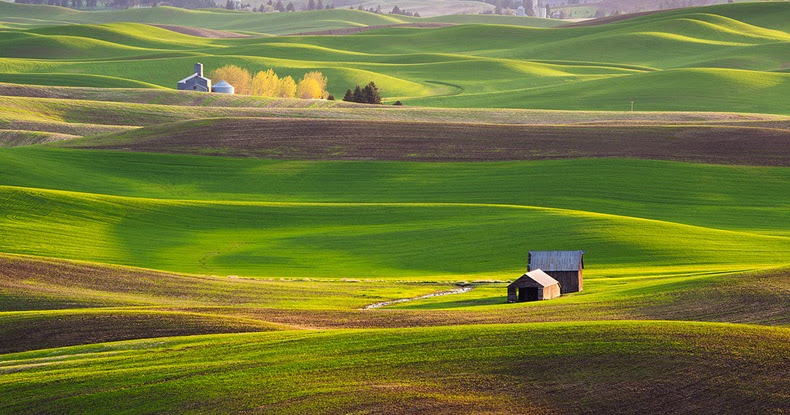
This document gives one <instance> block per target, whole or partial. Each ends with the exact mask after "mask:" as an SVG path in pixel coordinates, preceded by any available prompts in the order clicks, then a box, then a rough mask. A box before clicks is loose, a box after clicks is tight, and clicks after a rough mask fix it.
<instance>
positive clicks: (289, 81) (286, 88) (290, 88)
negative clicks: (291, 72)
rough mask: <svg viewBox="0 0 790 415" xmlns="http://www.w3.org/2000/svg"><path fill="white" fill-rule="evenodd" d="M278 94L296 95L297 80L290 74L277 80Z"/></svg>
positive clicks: (288, 96)
mask: <svg viewBox="0 0 790 415" xmlns="http://www.w3.org/2000/svg"><path fill="white" fill-rule="evenodd" d="M277 96H278V97H280V98H293V97H295V96H296V81H294V79H293V78H291V77H290V76H286V77H285V78H280V79H279V80H278V82H277Z"/></svg>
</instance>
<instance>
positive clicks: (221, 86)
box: [211, 81, 236, 95]
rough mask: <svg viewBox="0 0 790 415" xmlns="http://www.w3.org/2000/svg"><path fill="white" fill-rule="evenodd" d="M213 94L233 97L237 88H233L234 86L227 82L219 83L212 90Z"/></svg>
mask: <svg viewBox="0 0 790 415" xmlns="http://www.w3.org/2000/svg"><path fill="white" fill-rule="evenodd" d="M211 92H216V93H219V94H230V95H233V94H234V93H235V92H236V91H235V88H234V87H233V85H231V84H229V83H227V82H225V81H219V82H217V83H216V84H214V87H213V88H211Z"/></svg>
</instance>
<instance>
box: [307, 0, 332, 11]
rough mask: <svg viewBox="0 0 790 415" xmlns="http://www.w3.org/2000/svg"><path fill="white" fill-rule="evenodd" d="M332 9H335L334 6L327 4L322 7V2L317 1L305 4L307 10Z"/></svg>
mask: <svg viewBox="0 0 790 415" xmlns="http://www.w3.org/2000/svg"><path fill="white" fill-rule="evenodd" d="M334 8H335V6H334V5H332V4H327V5H326V6H325V5H324V0H318V1H315V0H309V1H308V2H307V10H324V9H326V10H329V9H334Z"/></svg>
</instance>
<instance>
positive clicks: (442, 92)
mask: <svg viewBox="0 0 790 415" xmlns="http://www.w3.org/2000/svg"><path fill="white" fill-rule="evenodd" d="M0 7H5V8H9V10H10V11H15V10H22V11H23V12H24V13H23V12H22V11H20V12H19V13H22V14H25V13H27V14H30V15H35V14H36V12H35V11H36V10H51V9H50V8H42V9H35V8H33V9H30V8H28V7H32V6H23V5H6V4H0ZM62 13H63V14H64V16H65V17H64V18H68V19H72V18H73V17H74V16H100V15H101V16H105V17H107V18H105V19H104V20H103V21H104V22H116V23H110V24H96V23H97V22H95V21H89V22H88V21H86V23H88V24H82V25H65V26H63V25H61V26H51V27H38V28H31V29H27V30H25V29H0V30H2V33H3V38H4V39H5V40H3V41H2V42H5V43H6V45H5V47H2V48H0V79H4V78H3V77H4V76H9V75H4V74H12V75H13V76H15V79H16V80H17V81H19V82H27V83H32V82H35V81H34V79H35V78H32V80H31V81H25V80H24V76H19V74H34V76H35V74H64V75H66V76H64V77H62V78H56V77H51V78H50V81H49V83H53V82H54V81H55V80H58V81H59V82H60V83H63V84H71V83H73V82H76V81H78V80H77V79H72V78H70V77H69V76H70V75H75V74H90V75H101V76H108V77H111V78H119V79H128V80H134V81H139V82H145V83H149V84H155V85H159V86H163V87H168V88H172V87H173V85H174V83H175V82H176V81H177V80H178V79H180V78H179V76H175V75H174V74H188V73H189V71H190V70H191V67H192V64H193V63H194V61H196V60H199V61H201V62H203V63H204V64H205V65H206V68H207V70H209V71H210V70H211V69H213V68H216V67H218V66H222V65H225V64H236V65H240V66H243V67H246V68H248V69H250V70H252V71H258V70H262V69H266V68H269V67H271V68H274V69H275V70H276V71H277V72H278V73H279V74H281V75H292V76H294V77H299V76H301V75H302V74H303V73H304V72H306V71H307V70H313V69H315V70H320V71H321V72H323V73H324V74H325V75H327V77H328V78H329V85H328V86H329V90H330V92H332V93H333V94H335V95H336V96H341V95H342V94H343V93H344V92H345V90H346V89H347V88H349V87H353V86H354V85H357V84H362V83H366V82H369V81H374V82H376V83H377V84H378V85H379V86H380V88H381V90H382V93H383V95H384V97H385V99H386V101H387V102H394V101H395V100H396V99H400V100H402V101H404V103H406V104H407V105H423V106H446V107H489V108H490V107H510V108H563V109H587V110H601V109H603V110H625V109H629V108H630V101H636V102H637V103H638V106H637V107H636V108H637V109H643V110H647V109H651V110H679V111H682V110H689V111H701V110H707V111H710V110H718V111H747V112H765V113H776V114H786V113H788V112H790V110H789V109H788V108H787V105H785V103H786V101H787V100H785V99H782V97H784V96H787V95H788V94H790V80H788V79H790V78H788V74H787V73H786V72H783V69H785V65H786V59H785V58H784V57H785V56H786V55H787V52H788V51H790V46H788V45H790V27H789V26H788V23H787V22H788V21H790V5H788V4H787V3H768V4H766V3H750V4H731V5H720V6H711V7H705V8H694V9H683V10H676V11H670V12H663V13H656V14H652V15H649V16H644V17H640V18H637V19H628V20H624V21H620V22H616V23H611V24H605V25H598V26H585V27H571V28H529V27H521V26H514V25H506V24H461V25H456V26H452V27H445V28H438V29H417V28H390V29H381V30H373V31H368V32H364V33H360V34H356V35H348V36H274V37H263V38H260V37H258V38H240V39H239V38H234V39H206V38H195V37H190V36H186V35H182V34H177V33H174V32H169V31H166V30H164V29H159V28H153V27H147V26H143V25H140V24H136V23H122V22H123V21H124V20H122V18H121V17H120V16H125V17H124V18H125V19H126V21H134V22H147V23H150V22H151V20H152V19H154V18H153V17H151V16H157V15H161V14H169V13H175V14H178V13H186V14H188V15H189V16H193V17H194V16H197V17H199V16H203V15H204V14H207V15H211V16H212V19H214V15H216V14H222V15H223V16H228V18H227V19H225V18H224V17H223V18H220V19H216V20H218V21H223V22H232V21H233V20H234V19H236V18H239V19H242V18H243V19H263V20H261V22H263V21H266V23H265V25H266V27H272V28H274V29H273V30H275V31H279V30H280V29H279V28H280V27H281V26H280V25H286V26H287V25H290V27H300V31H301V32H305V31H309V30H311V29H319V28H320V27H318V26H321V25H322V24H323V23H321V22H325V23H326V22H337V21H343V22H353V21H355V20H354V19H355V18H359V19H361V20H359V19H358V20H359V22H357V23H349V24H351V25H371V24H373V25H375V24H394V23H398V21H399V20H402V18H401V17H395V16H391V15H385V16H382V15H373V14H369V13H363V12H357V11H352V10H340V9H338V10H329V11H321V12H311V13H291V14H282V15H279V14H272V15H268V14H260V13H258V14H256V13H236V12H222V11H211V12H209V11H182V10H176V9H169V8H152V9H137V10H128V11H111V12H73V11H63V12H62ZM41 14H46V13H43V12H41ZM56 14H57V13H56ZM69 16H70V17H69ZM112 16H118V19H116V18H115V17H112ZM133 17H134V18H133ZM197 17H195V19H192V21H191V23H189V22H187V21H188V20H190V19H186V18H185V19H184V21H180V20H176V21H173V22H170V23H176V24H191V25H194V26H201V25H203V26H206V25H205V24H204V23H203V22H202V21H201V20H200V18H197ZM324 18H326V19H327V20H321V19H324ZM459 18H460V17H459ZM311 19H318V20H311ZM370 19H379V20H382V21H380V22H379V21H369V20H370ZM269 20H271V21H269ZM472 20H474V19H472ZM77 21H78V20H77ZM508 22H509V21H508ZM467 23H470V22H467ZM475 23H479V22H475ZM228 24H229V23H228ZM261 24H264V23H261ZM344 24H345V23H344ZM206 27H214V28H217V27H215V26H211V25H208V26H206ZM244 27H245V25H244V24H239V25H238V27H236V28H235V29H238V30H243V29H244ZM221 28H222V29H227V30H233V29H234V27H232V26H230V27H221ZM283 30H284V29H283ZM48 76H49V75H48ZM5 79H10V78H5ZM20 79H22V80H20Z"/></svg>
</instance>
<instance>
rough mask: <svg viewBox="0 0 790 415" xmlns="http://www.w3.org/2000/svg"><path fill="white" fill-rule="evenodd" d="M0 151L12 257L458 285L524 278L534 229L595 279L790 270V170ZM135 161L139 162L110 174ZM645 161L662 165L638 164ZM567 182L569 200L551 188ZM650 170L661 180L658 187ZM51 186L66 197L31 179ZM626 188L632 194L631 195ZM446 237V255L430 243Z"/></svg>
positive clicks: (543, 242)
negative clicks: (663, 272)
mask: <svg viewBox="0 0 790 415" xmlns="http://www.w3.org/2000/svg"><path fill="white" fill-rule="evenodd" d="M0 154H4V155H5V157H4V159H5V161H4V165H5V166H6V169H5V171H4V173H3V174H2V176H0V177H2V183H3V184H6V185H14V186H21V187H4V188H3V191H2V193H3V194H4V197H3V204H2V209H1V210H2V212H3V213H4V214H5V219H4V220H0V228H2V229H3V230H4V233H5V234H6V235H7V237H6V238H5V239H4V240H3V241H2V242H0V244H2V245H1V246H0V250H2V251H3V252H12V253H22V254H35V255H43V256H52V257H62V258H72V259H88V260H92V261H97V262H109V263H116V264H126V265H134V266H141V267H147V268H157V269H166V270H170V271H182V272H192V273H201V272H208V273H215V272H216V273H221V274H234V273H241V274H245V275H250V276H252V275H254V276H268V277H275V276H288V277H308V276H312V277H326V278H343V277H349V278H359V277H374V276H375V277H378V276H381V277H389V278H405V279H414V278H419V279H440V280H446V279H451V280H456V279H459V278H460V279H463V278H473V279H474V278H491V277H494V278H495V279H502V278H507V276H509V275H511V274H513V273H516V272H518V269H520V268H521V267H522V266H523V264H522V262H523V252H524V249H526V246H525V245H524V244H520V243H514V242H513V241H518V240H519V239H521V237H520V235H525V234H532V235H541V237H540V239H539V240H536V241H533V242H530V243H529V245H530V248H531V249H537V247H545V248H550V247H552V246H567V245H579V246H582V245H583V246H584V248H585V249H587V250H588V253H589V255H591V256H594V257H596V260H595V261H594V262H591V265H590V268H591V270H592V271H591V272H592V274H591V275H596V274H597V275H607V274H609V275H614V274H618V273H620V272H621V271H618V270H619V269H635V268H639V269H650V268H654V267H669V269H677V270H680V269H691V268H694V267H697V268H699V267H701V268H706V269H708V268H711V269H712V268H716V269H756V268H761V267H765V266H767V265H770V264H775V265H781V264H784V263H785V262H786V258H785V255H783V252H786V251H787V250H788V249H790V245H789V244H790V239H788V238H787V237H788V231H789V230H788V228H787V227H785V226H783V225H782V224H787V223H790V220H788V218H787V215H786V214H785V213H784V212H787V211H788V209H787V206H788V205H789V204H790V202H788V200H787V199H786V196H785V195H787V194H790V191H787V189H786V187H787V183H788V182H790V181H788V179H787V178H786V177H784V176H785V175H786V173H787V170H786V169H776V168H765V169H763V170H755V169H754V168H736V167H723V166H722V167H714V166H699V167H694V168H691V167H689V168H688V169H690V170H687V168H685V167H681V166H683V165H682V164H681V165H677V164H673V163H661V162H645V161H632V162H624V161H605V160H601V161H592V160H591V161H584V160H580V161H563V162H553V163H555V164H553V165H552V164H545V162H542V163H540V164H530V163H524V162H521V163H513V164H493V165H488V164H473V165H470V164H457V165H444V164H443V165H438V166H441V167H438V166H437V167H431V166H434V165H432V164H419V163H417V164H413V163H405V164H400V163H388V164H381V163H372V164H359V163H336V162H327V163H320V162H266V161H254V160H249V161H244V162H241V161H234V160H232V159H221V158H220V159H206V158H200V157H198V158H194V157H189V156H165V155H132V154H130V155H124V154H115V153H95V152H74V151H73V150H70V151H66V152H64V151H63V150H57V151H53V150H49V151H45V152H44V151H42V150H38V149H37V150H35V151H33V150H27V149H22V148H20V149H10V150H5V151H4V152H3V153H0ZM100 155H101V156H100ZM102 160H105V161H102ZM125 160H129V163H130V164H129V168H131V170H128V169H123V170H119V169H118V167H119V165H118V162H119V161H122V162H124V163H126V161H125ZM215 160H216V161H215ZM206 163H208V164H206ZM31 165H35V166H37V170H38V169H40V171H41V173H36V171H31V170H30V169H29V167H28V166H31ZM188 165H191V166H190V167H189V168H188V169H187V168H186V166H188ZM244 165H246V166H247V167H246V169H245V170H240V168H241V167H242V166H244ZM157 166H158V167H157ZM169 166H179V167H178V168H173V167H169ZM555 166H557V167H555ZM559 166H562V167H559ZM229 168H230V169H232V171H228V170H227V169H229ZM448 168H449V169H450V170H448ZM647 168H650V169H652V172H651V173H647V172H644V173H641V174H638V175H635V174H634V173H633V172H632V171H633V170H632V169H647ZM218 169H219V170H218ZM470 169H471V170H470ZM121 171H124V173H120V172H121ZM209 171H212V172H213V174H212V175H210V176H207V175H206V174H205V173H203V174H201V173H199V172H209ZM453 171H457V172H456V173H453ZM554 171H563V172H566V173H564V174H563V175H557V174H553V173H552V172H554ZM591 171H601V172H602V176H600V177H595V176H593V177H590V175H589V174H590V173H589V172H591ZM637 171H638V170H637ZM50 172H60V173H58V174H55V175H53V174H51V173H50ZM154 172H157V173H155V175H153V174H154ZM385 172H386V173H385ZM624 172H630V173H628V174H623V173H624ZM459 174H460V175H461V176H460V177H459V176H458V175H459ZM212 176H214V177H213V178H212ZM72 177H81V180H80V183H81V184H72V183H71V182H72V180H71V178H72ZM111 177H112V178H113V179H111V180H110V179H109V178H111ZM336 177H340V178H343V179H342V180H340V181H337V182H335V179H334V178H336ZM419 177H433V178H434V179H432V180H430V181H428V182H424V183H422V182H423V180H420V179H418V178H419ZM441 177H446V179H440V178H441ZM615 177H620V178H621V179H620V180H612V178H615ZM683 177H693V178H694V181H695V182H697V183H699V184H698V185H696V186H695V187H697V190H696V191H693V192H689V190H690V189H686V190H683V191H680V190H677V189H676V187H677V186H676V184H677V183H678V182H679V181H684V182H685V181H686V180H684V179H683ZM701 177H708V178H709V179H706V180H704V181H703V180H701V179H700V178H701ZM355 178H356V179H355ZM505 178H507V180H505ZM545 178H551V180H546V179H545ZM647 178H650V179H647ZM357 180H360V182H359V183H356V181H357ZM557 180H561V181H562V183H566V185H565V188H566V189H567V191H568V192H569V193H570V194H573V195H574V196H572V197H571V196H569V197H558V196H556V195H555V196H552V193H553V190H552V189H554V188H555V186H557V185H558V182H557ZM644 180H651V181H654V182H655V183H656V186H669V187H667V188H666V192H660V193H656V190H657V187H656V186H651V187H645V182H644ZM530 182H535V183H545V184H544V185H543V186H542V188H543V190H542V191H539V190H538V189H540V188H541V187H536V186H528V187H522V186H523V183H530ZM248 183H249V184H248ZM289 183H299V185H298V186H290V185H289ZM333 183H336V184H333ZM409 183H415V184H411V185H410V184H409ZM420 183H422V184H420ZM590 183H602V185H595V186H594V187H592V188H589V187H588V186H589V184H590ZM735 183H737V185H735ZM196 186H197V187H196ZM336 186H339V187H336ZM600 186H604V187H603V188H602V187H600ZM47 188H49V189H61V191H56V190H39V189H47ZM349 188H357V189H359V192H360V193H349V192H348V189H349ZM385 188H386V189H390V188H391V189H392V190H387V191H385V192H382V190H383V189H385ZM692 188H694V187H692ZM138 189H139V190H138ZM201 189H202V190H201ZM474 189H487V191H485V192H482V193H479V194H476V193H474ZM571 189H578V190H576V191H574V190H571ZM626 189H630V190H629V191H626ZM710 189H718V190H717V193H716V194H711V190H710ZM62 190H68V191H66V192H64V191H62ZM70 191H78V192H79V193H72V192H70ZM760 191H764V192H765V193H759V192H760ZM217 192H219V193H217ZM586 193H588V194H589V195H587V196H585V194H586ZM106 194H114V195H117V196H105V195H106ZM599 194H603V195H610V196H609V198H603V199H602V198H601V197H600V196H596V195H599ZM617 194H623V195H628V199H627V203H624V202H623V201H620V200H619V197H616V196H615V195H617ZM639 194H641V195H642V196H641V197H639V198H636V195H639ZM266 195H270V196H266ZM379 195H386V196H379ZM454 195H455V196H454ZM659 195H660V196H659ZM670 195H671V196H670ZM152 197H155V198H157V199H151V198H152ZM163 197H164V199H162V198H163ZM594 200H597V201H596V202H592V201H594ZM717 200H720V201H726V202H716V201H717ZM734 200H742V201H743V202H742V203H734V202H733V201H734ZM747 201H748V202H747ZM34 206H40V207H39V208H36V209H33V208H32V207H34ZM44 207H46V208H44ZM85 215H89V216H88V217H89V218H90V220H88V221H86V220H85V219H87V218H88V217H86V216H85ZM228 218H232V220H228ZM473 218H474V219H473ZM643 218H644V219H643ZM163 223H167V226H163V225H162V224H163ZM681 223H682V224H681ZM190 224H192V225H190ZM319 225H320V226H319ZM484 230H485V231H484ZM482 234H485V235H486V237H485V238H482V239H480V236H479V235H482ZM53 235H58V237H57V238H54V239H53ZM48 240H50V241H51V242H49V243H44V242H45V241H48ZM415 240H416V241H419V243H414V241H415ZM469 240H477V242H476V243H475V244H474V245H469V244H468V241H469ZM648 241H649V242H648ZM436 246H442V247H443V248H442V250H440V251H437V250H436V249H435V248H434V249H429V247H436ZM339 247H342V249H340V248H339ZM305 261H307V262H305ZM308 263H309V264H312V265H310V266H308ZM689 267H690V268H689Z"/></svg>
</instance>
